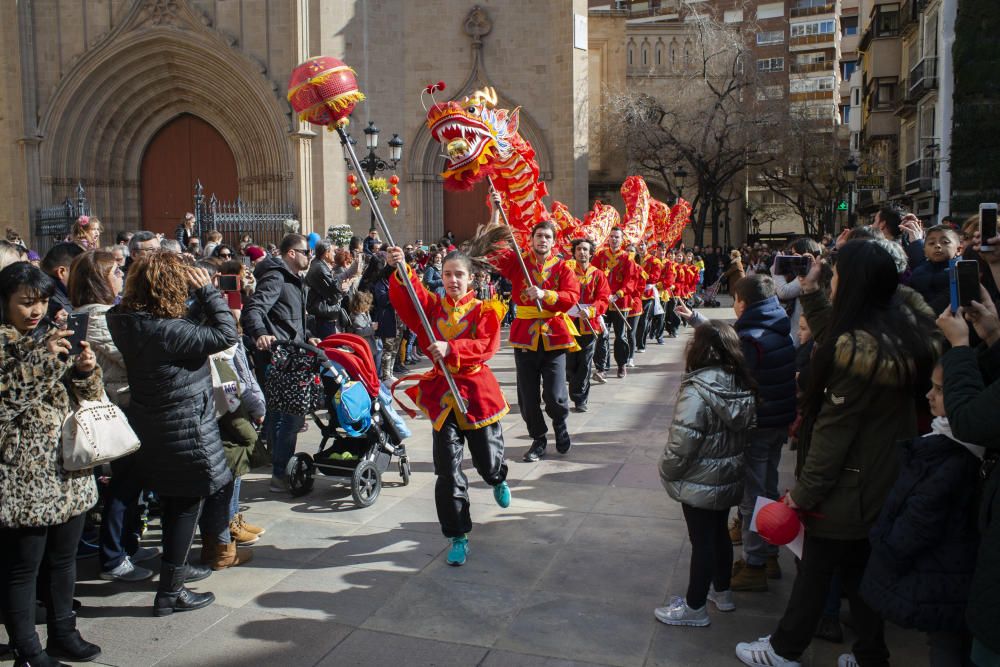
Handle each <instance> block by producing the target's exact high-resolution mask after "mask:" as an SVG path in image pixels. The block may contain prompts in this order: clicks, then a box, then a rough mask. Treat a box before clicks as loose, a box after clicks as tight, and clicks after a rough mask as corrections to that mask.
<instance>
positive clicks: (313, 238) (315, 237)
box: [308, 232, 323, 252]
mask: <svg viewBox="0 0 1000 667" xmlns="http://www.w3.org/2000/svg"><path fill="white" fill-rule="evenodd" d="M321 238H323V237H322V236H320V235H319V234H317V233H316V232H313V233H312V234H310V235H309V237H308V240H309V252H312V251H313V250H315V249H316V244H317V243H318V242H319V240H320V239H321Z"/></svg>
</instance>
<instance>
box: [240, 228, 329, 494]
mask: <svg viewBox="0 0 1000 667" xmlns="http://www.w3.org/2000/svg"><path fill="white" fill-rule="evenodd" d="M279 252H280V254H279V256H278V257H269V258H267V259H265V260H262V261H261V262H260V264H258V265H257V267H256V268H255V269H254V277H255V278H256V279H257V289H256V290H255V291H254V293H253V295H252V296H251V297H250V300H249V302H248V303H247V304H246V305H244V307H243V314H242V315H241V316H240V324H241V325H243V333H244V334H246V335H247V336H249V337H250V338H251V339H252V340H253V341H254V342H255V344H256V347H257V351H258V353H263V354H258V355H257V358H258V360H259V361H258V363H266V362H267V361H268V360H269V359H268V358H267V354H266V353H267V352H268V351H269V350H270V349H271V346H272V345H273V344H274V343H275V342H276V341H278V340H293V341H298V342H300V343H304V342H306V340H307V338H308V332H307V331H306V299H305V292H304V285H303V282H302V277H301V274H302V272H303V271H305V270H306V269H307V268H309V243H308V242H307V241H306V237H304V236H302V235H301V234H287V235H286V236H285V238H283V239H281V245H280V246H279ZM308 342H310V343H313V344H317V343H319V340H318V339H315V338H308ZM304 424H305V417H302V416H301V415H292V414H288V413H286V412H279V411H277V410H272V409H271V407H270V406H268V409H267V416H266V418H265V429H266V433H267V442H268V443H269V444H270V446H271V459H272V464H273V465H272V471H271V491H272V492H273V493H282V492H285V491H287V490H288V483H287V481H286V477H285V468H286V467H287V465H288V461H289V459H291V458H292V454H294V453H295V444H296V440H297V438H298V434H299V430H300V429H301V428H302V426H303V425H304Z"/></svg>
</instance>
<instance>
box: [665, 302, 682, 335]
mask: <svg viewBox="0 0 1000 667" xmlns="http://www.w3.org/2000/svg"><path fill="white" fill-rule="evenodd" d="M676 309H677V299H674V298H671V299H668V300H667V306H666V311H667V312H666V314H665V315H664V327H665V328H666V330H667V333H669V334H670V335H671V336H675V335H677V329H679V328H680V326H681V318H680V316H679V315H678V314H677V312H676Z"/></svg>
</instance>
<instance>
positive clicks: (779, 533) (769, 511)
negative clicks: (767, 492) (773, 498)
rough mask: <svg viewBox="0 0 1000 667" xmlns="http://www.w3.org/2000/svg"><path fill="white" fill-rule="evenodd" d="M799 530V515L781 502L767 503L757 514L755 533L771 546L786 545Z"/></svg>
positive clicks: (800, 524) (800, 526)
mask: <svg viewBox="0 0 1000 667" xmlns="http://www.w3.org/2000/svg"><path fill="white" fill-rule="evenodd" d="M801 528H802V523H801V522H800V521H799V515H798V514H796V513H795V510H793V509H792V508H790V507H789V506H788V505H786V504H785V503H783V502H776V503H769V504H767V505H764V506H763V507H761V508H760V511H759V512H757V533H758V534H759V535H760V536H761V537H762V538H764V539H765V540H766V541H767V542H770V543H771V544H775V545H778V546H782V545H785V544H788V543H789V542H791V541H792V540H794V539H795V537H796V536H797V535H798V534H799V530H800V529H801Z"/></svg>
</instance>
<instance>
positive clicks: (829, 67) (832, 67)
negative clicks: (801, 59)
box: [790, 61, 837, 74]
mask: <svg viewBox="0 0 1000 667" xmlns="http://www.w3.org/2000/svg"><path fill="white" fill-rule="evenodd" d="M836 70H837V64H836V63H835V62H833V61H830V62H822V63H792V66H791V70H790V71H791V73H792V74H810V73H812V72H835V71H836Z"/></svg>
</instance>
